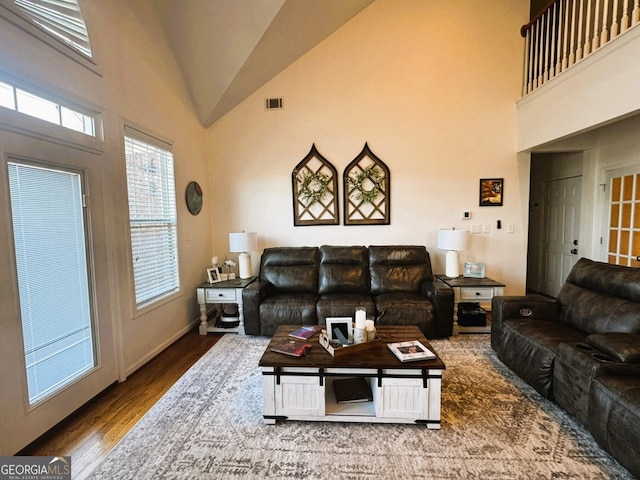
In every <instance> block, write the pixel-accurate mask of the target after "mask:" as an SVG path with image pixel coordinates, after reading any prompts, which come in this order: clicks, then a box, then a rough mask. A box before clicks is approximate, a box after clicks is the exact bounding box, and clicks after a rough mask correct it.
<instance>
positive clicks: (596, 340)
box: [585, 332, 640, 364]
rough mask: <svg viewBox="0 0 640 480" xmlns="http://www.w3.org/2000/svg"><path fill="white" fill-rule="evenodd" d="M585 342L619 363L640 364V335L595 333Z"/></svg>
mask: <svg viewBox="0 0 640 480" xmlns="http://www.w3.org/2000/svg"><path fill="white" fill-rule="evenodd" d="M585 341H586V342H587V343H588V344H589V345H591V346H592V347H594V348H597V349H598V350H600V351H601V352H604V353H606V354H607V355H609V356H610V357H612V358H614V359H615V360H617V361H619V362H623V363H632V364H640V335H638V334H636V333H620V332H607V333H594V334H592V335H589V336H588V337H587V338H586V339H585Z"/></svg>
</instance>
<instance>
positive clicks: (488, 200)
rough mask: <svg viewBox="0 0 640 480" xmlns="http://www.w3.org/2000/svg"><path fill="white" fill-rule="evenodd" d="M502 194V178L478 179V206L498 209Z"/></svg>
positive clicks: (500, 204)
mask: <svg viewBox="0 0 640 480" xmlns="http://www.w3.org/2000/svg"><path fill="white" fill-rule="evenodd" d="M503 194H504V178H481V179H480V206H481V207H500V206H502V196H503Z"/></svg>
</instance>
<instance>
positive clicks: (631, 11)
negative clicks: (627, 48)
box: [522, 0, 640, 95]
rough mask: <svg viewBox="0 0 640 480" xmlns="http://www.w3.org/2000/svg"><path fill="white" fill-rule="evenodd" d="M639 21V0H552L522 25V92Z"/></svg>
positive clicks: (542, 81) (531, 89)
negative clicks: (544, 8) (527, 22)
mask: <svg viewBox="0 0 640 480" xmlns="http://www.w3.org/2000/svg"><path fill="white" fill-rule="evenodd" d="M638 23H640V0H556V1H555V2H553V3H552V4H550V5H549V7H548V8H547V10H546V11H544V12H542V13H541V14H540V15H538V16H537V17H536V18H534V19H533V20H532V21H531V22H530V23H529V24H527V25H525V26H523V27H522V36H523V37H525V64H524V71H523V77H524V79H523V86H522V92H523V95H526V94H528V93H531V92H532V91H533V90H535V89H536V88H538V87H540V86H542V85H543V84H544V83H546V82H548V81H549V80H551V79H553V78H554V77H555V76H557V75H558V74H559V73H561V72H563V71H564V70H566V69H567V68H569V67H571V66H572V65H574V64H575V63H577V62H579V61H581V60H582V59H584V58H586V57H588V56H589V55H590V54H591V53H593V52H595V51H596V50H598V49H599V48H601V47H603V46H604V45H605V44H606V43H607V42H609V41H611V40H613V39H614V38H616V37H617V36H619V35H621V34H622V33H624V32H625V31H626V30H628V29H629V28H631V27H633V26H635V25H637V24H638Z"/></svg>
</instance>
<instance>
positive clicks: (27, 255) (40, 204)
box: [8, 162, 96, 405]
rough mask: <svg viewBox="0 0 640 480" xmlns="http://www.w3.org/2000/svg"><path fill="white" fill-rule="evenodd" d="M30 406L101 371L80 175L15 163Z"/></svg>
mask: <svg viewBox="0 0 640 480" xmlns="http://www.w3.org/2000/svg"><path fill="white" fill-rule="evenodd" d="M8 173H9V194H10V200H11V214H12V221H13V236H14V245H15V256H16V267H17V276H18V292H19V297H20V316H21V321H22V336H23V342H24V356H25V364H26V374H27V389H28V394H29V395H28V396H29V404H30V405H33V404H35V403H38V402H40V401H42V400H44V399H46V398H47V397H49V396H51V395H53V394H54V393H55V392H57V391H58V390H60V389H62V388H64V387H65V386H67V385H69V384H70V383H71V382H73V381H74V380H76V379H77V378H79V377H80V376H82V375H84V374H86V373H87V372H89V371H90V370H91V369H92V368H93V367H94V366H95V365H96V354H95V348H94V335H93V330H92V318H91V317H92V315H91V312H92V309H91V301H90V294H89V280H88V279H89V275H88V266H87V250H86V248H87V245H86V232H85V214H84V206H83V195H82V178H81V175H80V174H79V173H76V172H69V171H63V170H57V169H51V168H44V167H40V166H34V165H30V164H23V163H11V162H10V163H8Z"/></svg>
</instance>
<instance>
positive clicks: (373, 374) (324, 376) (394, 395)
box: [262, 366, 442, 429]
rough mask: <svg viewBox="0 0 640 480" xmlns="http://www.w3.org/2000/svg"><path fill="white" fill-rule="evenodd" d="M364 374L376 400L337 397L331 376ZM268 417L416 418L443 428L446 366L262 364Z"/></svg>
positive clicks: (374, 420)
mask: <svg viewBox="0 0 640 480" xmlns="http://www.w3.org/2000/svg"><path fill="white" fill-rule="evenodd" d="M344 377H364V378H365V379H367V381H368V382H369V385H370V387H371V392H372V394H373V401H370V402H356V403H337V402H336V399H335V393H334V390H333V380H334V379H336V378H344ZM262 379H263V392H264V421H265V423H267V424H273V423H276V421H278V420H303V421H321V422H360V423H413V424H424V425H426V427H427V428H429V429H439V428H440V400H441V382H442V369H428V368H415V369H411V368H406V366H405V367H404V368H398V369H393V368H386V369H372V368H316V367H269V366H263V367H262Z"/></svg>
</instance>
